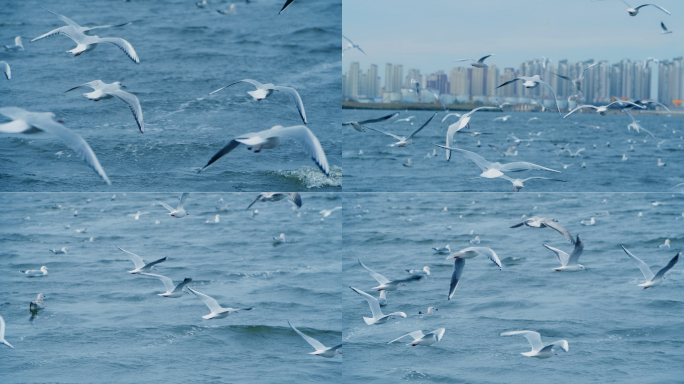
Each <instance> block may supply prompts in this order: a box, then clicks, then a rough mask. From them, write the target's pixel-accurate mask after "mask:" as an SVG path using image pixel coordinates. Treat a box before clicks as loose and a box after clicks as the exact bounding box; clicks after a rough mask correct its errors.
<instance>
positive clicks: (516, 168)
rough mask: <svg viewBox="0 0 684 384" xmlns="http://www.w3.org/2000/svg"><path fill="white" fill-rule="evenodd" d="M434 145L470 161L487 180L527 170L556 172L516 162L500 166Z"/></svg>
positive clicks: (462, 150)
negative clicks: (507, 173)
mask: <svg viewBox="0 0 684 384" xmlns="http://www.w3.org/2000/svg"><path fill="white" fill-rule="evenodd" d="M433 145H436V146H438V147H440V148H445V149H448V150H451V151H454V152H456V153H457V154H459V155H461V156H463V157H465V158H466V159H470V160H471V161H472V162H474V163H475V165H477V166H478V167H480V169H481V170H482V174H481V175H480V177H485V178H488V179H492V178H495V177H499V176H501V175H503V173H504V172H521V171H529V170H540V171H549V172H558V173H560V171H556V170H554V169H551V168H545V167H542V166H541V165H537V164H532V163H528V162H524V161H518V162H514V163H508V164H501V163H498V162H496V163H491V162H489V161H487V159H485V158H484V157H482V156H480V155H478V154H477V153H474V152H470V151H466V150H465V149H460V148H451V147H445V146H443V145H439V144H433Z"/></svg>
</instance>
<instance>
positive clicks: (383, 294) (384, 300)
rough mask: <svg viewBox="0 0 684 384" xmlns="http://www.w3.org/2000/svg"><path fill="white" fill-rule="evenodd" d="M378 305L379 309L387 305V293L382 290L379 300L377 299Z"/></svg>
mask: <svg viewBox="0 0 684 384" xmlns="http://www.w3.org/2000/svg"><path fill="white" fill-rule="evenodd" d="M378 303H379V304H380V306H381V307H383V306H385V305H387V291H385V290H384V289H383V290H382V291H380V298H378Z"/></svg>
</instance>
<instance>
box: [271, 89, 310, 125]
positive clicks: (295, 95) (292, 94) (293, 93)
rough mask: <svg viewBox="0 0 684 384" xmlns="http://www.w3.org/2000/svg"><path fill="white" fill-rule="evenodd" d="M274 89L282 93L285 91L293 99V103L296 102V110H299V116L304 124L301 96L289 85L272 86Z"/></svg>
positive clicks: (304, 114)
mask: <svg viewBox="0 0 684 384" xmlns="http://www.w3.org/2000/svg"><path fill="white" fill-rule="evenodd" d="M273 89H275V90H276V91H280V92H283V93H287V94H288V95H290V97H292V99H294V101H295V103H296V104H297V110H298V111H299V116H301V118H302V120H303V121H304V124H306V112H305V111H304V103H302V98H301V97H299V93H297V91H296V90H295V89H294V88H290V87H281V86H275V87H273Z"/></svg>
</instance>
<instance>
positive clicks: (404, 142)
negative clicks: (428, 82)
mask: <svg viewBox="0 0 684 384" xmlns="http://www.w3.org/2000/svg"><path fill="white" fill-rule="evenodd" d="M435 116H437V112H435V114H434V115H432V117H430V118H429V119H428V121H426V122H425V123H424V124H423V125H421V126H420V128H418V129H417V130H415V131H414V132H413V133H412V134H410V135H408V136H406V137H404V136H397V135H395V134H392V133H387V132H383V131H380V130H377V129H375V128H371V127H366V128H368V129H370V130H372V131H375V132H380V133H384V134H385V135H387V136H392V137H394V138H395V139H397V140H399V141H398V142H396V143H394V144H390V145H389V146H390V147H394V146H397V147H408V146H409V145H411V144H413V140H412V139H411V138H412V137H413V136H414V135H415V134H416V133H418V132H420V131H421V130H422V129H423V128H425V126H427V125H428V124H430V122H431V121H432V119H434V118H435ZM397 121H398V120H397Z"/></svg>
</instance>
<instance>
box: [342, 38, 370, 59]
mask: <svg viewBox="0 0 684 384" xmlns="http://www.w3.org/2000/svg"><path fill="white" fill-rule="evenodd" d="M342 37H344V39H345V40H347V41H348V42H349V44H347V49H354V48H356V49H358V50H359V51H361V53H363V54H364V55H366V52H364V51H363V49H361V47H359V46H358V44H354V42H353V41H351V40H349V39H348V38H347V37H346V36H345V35H342ZM366 56H368V55H366Z"/></svg>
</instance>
